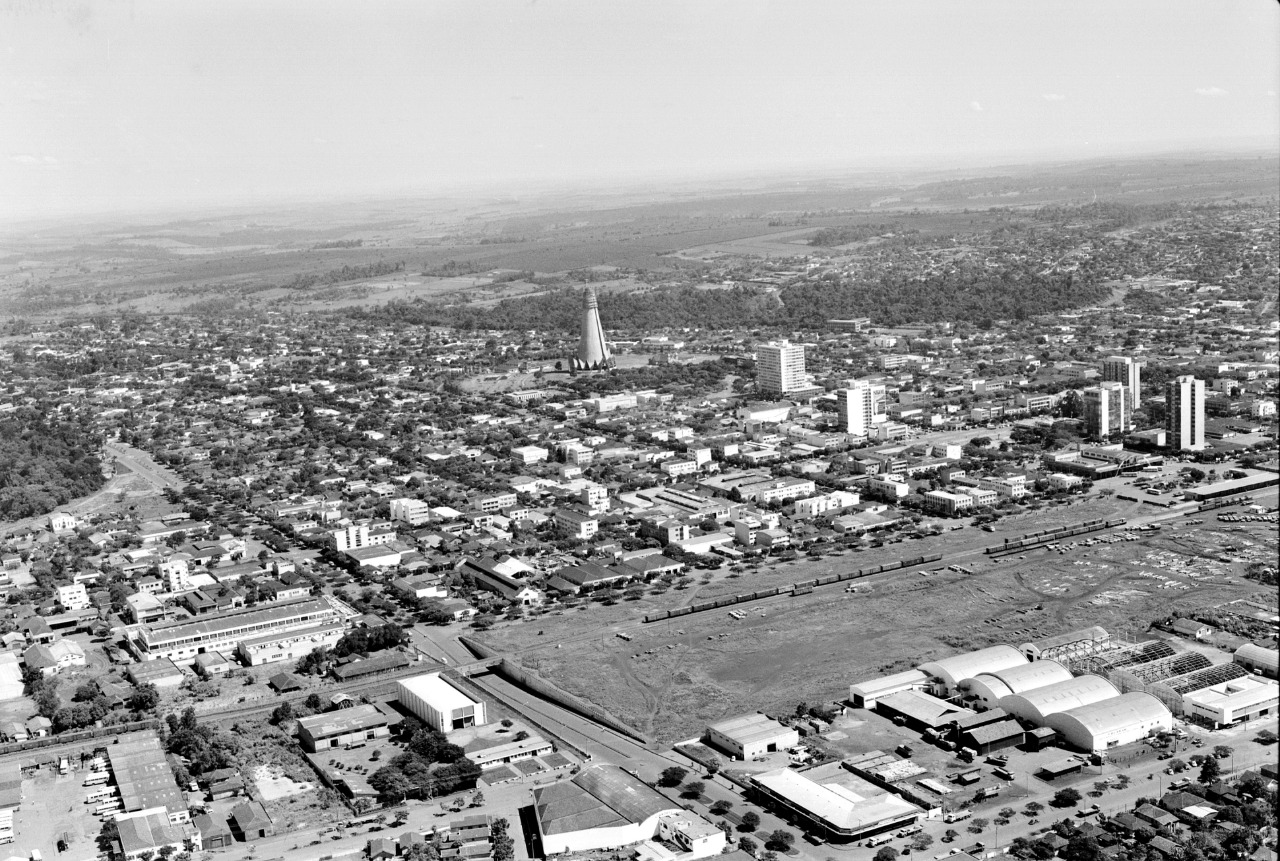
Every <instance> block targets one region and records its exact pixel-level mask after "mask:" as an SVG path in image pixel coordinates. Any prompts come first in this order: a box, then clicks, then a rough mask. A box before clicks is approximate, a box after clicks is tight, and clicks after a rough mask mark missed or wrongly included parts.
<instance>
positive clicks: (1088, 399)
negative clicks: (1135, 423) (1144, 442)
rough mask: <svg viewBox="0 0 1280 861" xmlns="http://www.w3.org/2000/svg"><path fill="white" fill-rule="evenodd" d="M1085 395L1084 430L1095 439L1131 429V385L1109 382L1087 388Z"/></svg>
mask: <svg viewBox="0 0 1280 861" xmlns="http://www.w3.org/2000/svg"><path fill="white" fill-rule="evenodd" d="M1082 394H1083V396H1084V430H1085V433H1086V434H1088V435H1089V436H1091V437H1093V438H1095V439H1106V438H1108V437H1110V436H1111V435H1112V434H1113V433H1118V432H1121V431H1127V430H1130V429H1131V427H1130V426H1131V424H1132V419H1131V413H1130V409H1129V387H1128V386H1126V385H1124V384H1123V383H1117V382H1108V383H1100V384H1099V385H1096V386H1092V387H1090V388H1087V389H1085V390H1084V392H1083V393H1082Z"/></svg>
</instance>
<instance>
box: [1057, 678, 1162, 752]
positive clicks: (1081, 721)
mask: <svg viewBox="0 0 1280 861" xmlns="http://www.w3.org/2000/svg"><path fill="white" fill-rule="evenodd" d="M1048 725H1049V726H1050V727H1052V728H1053V729H1055V730H1057V731H1058V734H1059V735H1060V736H1061V737H1062V739H1063V740H1065V741H1066V742H1067V744H1069V745H1071V746H1072V747H1075V748H1078V749H1080V750H1085V751H1089V752H1090V753H1096V752H1098V751H1103V750H1107V749H1108V748H1112V747H1118V746H1120V745H1122V744H1130V743H1132V742H1135V741H1140V740H1142V739H1144V738H1146V737H1147V736H1149V735H1150V734H1151V733H1153V732H1160V731H1162V730H1169V729H1172V728H1173V714H1172V713H1170V711H1169V709H1168V708H1166V707H1165V704H1164V703H1162V702H1160V701H1159V700H1158V699H1156V698H1155V697H1153V696H1152V695H1151V694H1147V693H1142V692H1141V691H1133V692H1131V693H1127V694H1123V695H1122V696H1118V697H1112V698H1111V699H1106V700H1101V701H1099V702H1096V703H1090V704H1089V705H1083V706H1077V707H1076V708H1073V709H1069V710H1067V711H1064V712H1058V713H1057V714H1052V715H1049V718H1048Z"/></svg>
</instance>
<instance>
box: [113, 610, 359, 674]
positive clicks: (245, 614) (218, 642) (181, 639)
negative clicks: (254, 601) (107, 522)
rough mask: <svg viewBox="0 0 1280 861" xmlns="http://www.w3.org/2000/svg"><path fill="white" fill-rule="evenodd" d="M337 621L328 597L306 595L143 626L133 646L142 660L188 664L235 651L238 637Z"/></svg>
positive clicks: (336, 612) (339, 616) (241, 638)
mask: <svg viewBox="0 0 1280 861" xmlns="http://www.w3.org/2000/svg"><path fill="white" fill-rule="evenodd" d="M340 620H341V614H340V613H339V612H338V609H337V607H336V606H335V604H334V603H332V602H331V601H330V600H329V599H327V598H308V599H304V600H301V601H288V602H277V603H273V604H271V605H270V606H269V607H254V608H251V609H247V610H240V611H236V612H231V613H225V614H223V615H221V616H217V617H213V618H205V619H200V620H198V621H186V622H173V623H169V624H158V625H144V626H142V628H141V630H140V631H139V632H138V636H137V639H136V640H135V641H134V643H133V645H134V647H135V649H136V651H137V652H138V656H139V657H140V658H142V659H143V660H147V661H151V660H155V659H156V658H169V659H171V660H173V661H175V662H177V663H180V664H181V663H190V662H191V661H193V660H194V659H195V656H196V655H198V654H201V653H202V652H227V653H230V652H234V651H235V650H236V647H237V646H238V645H239V644H240V641H241V640H248V639H252V638H254V637H261V636H266V635H270V634H279V633H284V632H287V631H295V630H298V629H301V628H313V627H316V626H317V625H326V624H332V623H334V622H336V621H340Z"/></svg>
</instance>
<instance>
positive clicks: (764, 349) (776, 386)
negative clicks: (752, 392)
mask: <svg viewBox="0 0 1280 861" xmlns="http://www.w3.org/2000/svg"><path fill="white" fill-rule="evenodd" d="M756 357H757V361H758V371H757V376H756V383H757V385H758V386H759V388H760V391H762V392H771V393H773V394H775V395H785V394H789V393H790V392H798V391H800V390H802V389H808V388H811V385H810V383H809V377H808V376H807V375H806V374H805V372H804V345H803V344H791V343H788V342H787V341H772V342H770V343H768V344H764V345H762V346H760V347H757V348H756Z"/></svg>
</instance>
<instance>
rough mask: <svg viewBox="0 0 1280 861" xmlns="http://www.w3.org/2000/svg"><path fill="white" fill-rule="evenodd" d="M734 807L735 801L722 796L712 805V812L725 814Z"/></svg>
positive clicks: (717, 814) (719, 814)
mask: <svg viewBox="0 0 1280 861" xmlns="http://www.w3.org/2000/svg"><path fill="white" fill-rule="evenodd" d="M732 809H733V802H732V801H729V800H728V799H725V798H721V799H718V800H717V801H715V803H713V804H712V805H711V812H712V813H713V814H715V815H716V816H724V815H725V814H726V813H728V812H729V811H730V810H732Z"/></svg>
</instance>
